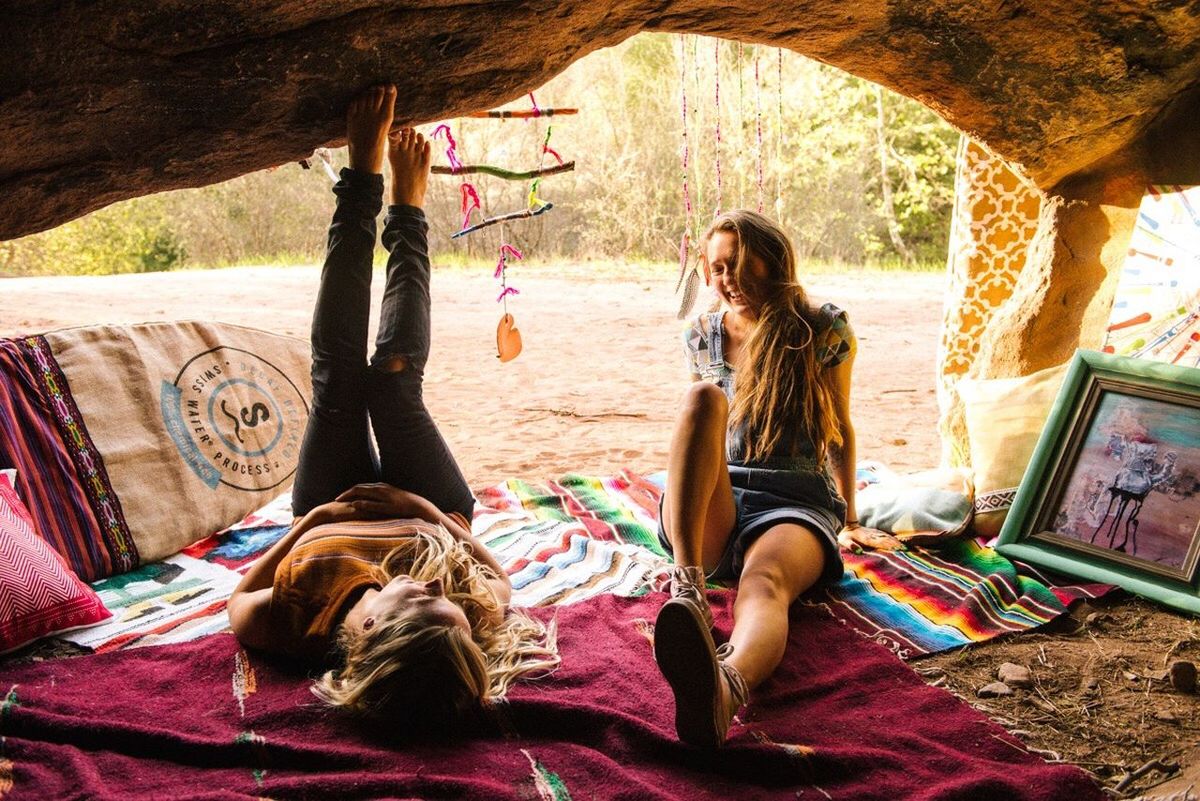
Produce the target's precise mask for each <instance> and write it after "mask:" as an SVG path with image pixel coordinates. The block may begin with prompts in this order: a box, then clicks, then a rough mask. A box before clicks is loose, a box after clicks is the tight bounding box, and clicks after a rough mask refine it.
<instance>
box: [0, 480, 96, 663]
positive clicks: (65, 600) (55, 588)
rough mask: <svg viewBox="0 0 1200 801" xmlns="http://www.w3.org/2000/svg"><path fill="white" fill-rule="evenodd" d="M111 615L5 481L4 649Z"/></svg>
mask: <svg viewBox="0 0 1200 801" xmlns="http://www.w3.org/2000/svg"><path fill="white" fill-rule="evenodd" d="M110 617H112V614H111V613H110V612H109V611H108V610H107V609H105V608H104V604H103V603H101V602H100V598H99V596H97V595H96V593H94V592H93V591H92V590H91V588H90V587H88V586H87V585H86V584H84V583H83V582H81V581H80V580H79V579H78V578H76V577H75V574H74V573H72V572H71V569H70V568H69V567H67V565H66V564H65V563H64V562H63V560H62V557H60V556H59V555H58V554H57V553H55V552H54V551H53V550H52V549H51V548H50V546H49V545H47V544H46V541H45V540H43V539H42V538H41V537H39V536H38V535H37V534H35V533H34V532H33V525H32V521H31V520H30V519H29V512H28V511H27V510H26V509H25V506H24V505H23V504H22V503H21V500H20V498H18V497H17V494H16V493H15V492H14V491H13V490H12V488H11V487H9V485H8V484H7V483H6V482H3V481H0V653H3V652H5V651H11V650H12V649H14V648H19V647H21V646H22V645H25V644H26V643H29V642H32V641H33V640H36V639H37V638H39V637H44V636H46V635H48V634H56V633H58V632H62V631H67V630H69V629H77V628H82V627H83V626H90V625H92V624H94V623H99V622H100V621H102V620H107V619H108V618H110Z"/></svg>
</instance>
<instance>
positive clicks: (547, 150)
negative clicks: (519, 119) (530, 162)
mask: <svg viewBox="0 0 1200 801" xmlns="http://www.w3.org/2000/svg"><path fill="white" fill-rule="evenodd" d="M553 131H554V126H553V125H547V126H546V138H545V140H543V142H542V155H543V156H544V155H546V154H547V153H549V154H550V155H551V156H554V160H555V161H557V162H558V164H559V166H560V167H561V166H562V164H563V160H562V156H560V155H558V151H556V150H555V149H554V148H552V147H550V134H551V133H553ZM538 169H541V168H540V167H539V168H538Z"/></svg>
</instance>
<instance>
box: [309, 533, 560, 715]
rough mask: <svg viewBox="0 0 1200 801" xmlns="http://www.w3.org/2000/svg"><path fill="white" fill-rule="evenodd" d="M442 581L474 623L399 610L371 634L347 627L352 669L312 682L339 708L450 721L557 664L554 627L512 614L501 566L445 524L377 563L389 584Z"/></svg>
mask: <svg viewBox="0 0 1200 801" xmlns="http://www.w3.org/2000/svg"><path fill="white" fill-rule="evenodd" d="M401 575H408V576H411V577H412V578H413V579H414V580H416V581H421V582H424V581H432V580H433V579H441V580H442V582H443V586H444V587H445V592H446V597H447V598H449V599H450V600H451V601H453V602H454V603H456V604H458V606H459V607H461V608H462V610H463V612H464V613H466V616H467V621H468V622H469V623H470V625H471V633H470V635H468V634H467V633H466V632H465V631H463V630H462V629H461V628H459V627H458V626H446V625H433V626H431V625H428V624H423V623H418V622H414V621H412V620H410V619H408V618H405V617H403V616H399V615H395V616H390V617H388V618H385V619H383V620H379V621H377V622H376V624H375V625H374V626H373V627H372V628H371V629H369V630H367V631H365V632H364V631H355V630H353V629H351V628H350V627H348V626H344V625H343V626H342V628H341V630H340V632H339V634H338V646H339V648H340V649H341V651H342V652H343V653H344V654H345V665H344V666H343V667H342V668H341V669H338V670H330V671H329V672H327V673H326V674H325V675H324V676H322V677H321V678H320V679H318V680H317V682H316V683H315V684H314V685H313V692H314V693H315V694H316V695H317V697H318V698H320V699H321V700H323V701H325V702H326V703H328V704H330V705H332V706H338V707H342V708H345V709H348V710H350V711H352V712H357V713H362V714H369V715H373V716H384V717H389V718H392V717H395V718H402V719H409V720H414V721H425V722H429V721H445V720H448V719H450V718H453V717H455V716H457V715H459V714H461V713H463V712H466V711H468V710H469V709H471V708H473V707H477V706H480V705H486V704H488V703H490V702H492V701H494V700H497V699H500V698H503V697H504V695H505V693H506V692H507V691H508V689H509V687H510V686H511V685H512V683H513V682H514V681H516V680H517V679H518V678H520V677H522V676H525V675H528V674H530V673H535V672H539V671H548V670H552V669H553V668H555V667H557V666H558V663H559V661H560V660H559V656H558V644H557V641H556V630H555V626H554V623H551V624H550V625H549V626H546V625H545V624H543V623H541V622H540V621H538V620H535V619H533V618H531V617H529V616H528V615H526V614H524V613H523V612H518V611H508V612H507V614H506V613H505V609H504V607H503V604H501V603H500V600H499V599H498V598H497V597H496V594H495V592H494V591H493V590H492V588H491V587H490V586H489V585H488V583H487V582H488V581H489V580H493V579H496V578H498V576H496V574H495V571H493V570H491V569H490V568H488V567H487V566H486V565H483V564H481V563H480V562H478V561H477V560H476V559H475V558H474V557H473V556H471V552H470V549H469V548H468V546H467V545H466V544H465V543H463V542H461V541H459V540H458V539H456V538H455V537H454V536H453V535H452V534H450V533H449V532H448V531H446V530H445V529H444V528H441V527H440V526H439V527H438V528H437V529H428V530H422V531H420V532H418V533H417V534H415V535H413V536H412V537H411V538H409V539H408V540H406V541H405V542H404V543H403V544H402V545H399V546H397V547H396V548H394V549H392V550H391V551H390V552H389V553H388V555H387V556H386V557H384V559H383V561H382V562H381V563H380V564H379V565H378V566H376V567H375V569H374V578H375V580H376V581H378V582H379V583H380V584H381V585H383V584H386V583H387V582H389V581H391V580H392V579H393V578H395V577H396V576H401Z"/></svg>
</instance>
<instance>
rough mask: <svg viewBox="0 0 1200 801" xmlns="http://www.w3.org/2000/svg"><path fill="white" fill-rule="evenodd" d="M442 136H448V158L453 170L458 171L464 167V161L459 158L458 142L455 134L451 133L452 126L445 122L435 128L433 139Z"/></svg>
mask: <svg viewBox="0 0 1200 801" xmlns="http://www.w3.org/2000/svg"><path fill="white" fill-rule="evenodd" d="M442 136H444V137H445V138H446V160H447V161H449V162H450V169H451V170H452V171H453V172H458V171H459V170H461V169H462V162H461V161H459V160H458V152H457V151H458V144H457V143H456V142H455V141H454V136H453V135H452V134H451V133H450V126H449V125H446V124H445V123H442V124H441V125H439V126H438V127H436V128H434V129H433V137H432V138H433V139H438V138H439V137H442Z"/></svg>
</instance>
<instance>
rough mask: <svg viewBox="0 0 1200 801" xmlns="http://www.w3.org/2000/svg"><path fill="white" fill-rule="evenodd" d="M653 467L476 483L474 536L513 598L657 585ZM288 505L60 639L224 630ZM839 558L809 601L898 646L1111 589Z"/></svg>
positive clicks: (989, 565)
mask: <svg viewBox="0 0 1200 801" xmlns="http://www.w3.org/2000/svg"><path fill="white" fill-rule="evenodd" d="M661 478H662V476H661V474H659V475H656V476H654V477H653V480H652V479H648V478H645V477H643V476H639V475H637V474H636V473H632V472H629V471H624V472H621V473H619V474H618V475H615V476H610V477H605V478H594V477H586V476H566V477H564V478H562V479H560V480H559V481H550V482H544V483H533V482H527V481H517V480H512V481H507V482H505V483H503V484H500V485H497V486H495V487H489V488H487V489H484V490H482V491H481V492H479V493H478V495H477V497H478V499H479V506H478V507H477V508H476V514H475V520H474V525H473V528H474V531H475V535H476V536H477V537H478V538H479V539H480V541H482V542H483V543H484V544H486V545H487V547H488V548H490V549H491V550H492V551H493V552H494V553H495V554H496V555H497V559H498V560H499V561H500V563H501V564H502V565H503V566H504V568H505V570H506V571H507V572H508V574H509V576H510V577H511V579H512V582H513V603H514V604H516V605H519V606H545V605H549V604H558V605H564V604H572V603H576V602H579V601H582V600H585V599H587V598H591V597H593V596H596V595H601V594H614V595H622V596H633V595H640V594H642V593H645V592H647V591H649V590H654V589H661V588H662V587H663V585H664V583H665V581H666V578H667V575H668V572H669V569H670V561H669V560H668V559H667V558H666V557H665V555H664V554H663V551H662V548H661V546H660V545H659V543H658V537H657V534H656V531H657V515H658V499H659V496H660V494H661V489H660V488H659V486H660V484H661ZM290 507H291V498H290V496H289V495H286V494H285V495H283V496H281V497H279V498H277V499H276V500H275V501H273V502H272V503H271V504H270V505H269V506H268V507H266V508H264V509H262V510H259V511H258V512H256V513H255V514H253V515H250V516H249V517H247V518H246V519H245V520H243V521H242V522H241V523H239V524H237V525H236V526H234V527H232V528H230V529H228V530H226V531H224V532H221V533H220V534H217V535H214V536H212V537H209V538H207V539H205V540H202V541H201V542H198V543H196V544H195V545H193V546H191V547H190V548H188V549H186V550H185V551H184V552H183V553H181V554H179V555H177V556H174V557H172V558H170V559H167V560H165V561H163V562H158V563H155V564H151V565H146V566H143V567H141V568H138V569H137V570H134V571H133V572H131V573H127V574H124V575H121V576H116V577H113V578H110V579H106V580H103V581H100V582H96V583H95V584H93V585H92V586H93V587H94V588H95V589H96V591H97V592H98V593H99V594H100V597H101V599H102V600H103V601H104V603H105V605H106V606H107V607H108V608H109V609H110V610H112V612H113V619H112V621H110V622H109V623H106V624H103V625H100V626H96V627H94V628H89V629H83V630H80V631H76V632H72V633H70V634H67V635H64V636H65V638H67V639H69V640H71V641H72V642H74V643H77V644H79V645H83V646H86V647H88V648H93V649H95V650H97V651H101V652H103V651H110V650H114V649H117V648H123V647H129V646H133V645H139V646H140V645H152V644H163V643H172V642H184V641H187V640H190V639H194V638H195V637H199V636H201V635H204V634H210V633H213V632H217V631H223V630H225V629H226V628H227V626H228V621H227V618H226V615H225V601H226V599H227V598H228V597H229V594H230V593H231V592H232V590H233V588H234V586H236V584H237V583H238V581H239V580H240V579H241V576H242V573H243V572H244V571H245V569H246V567H247V566H248V565H249V563H250V562H252V561H253V559H254V558H256V557H257V556H258V554H259V553H261V552H262V551H264V550H266V549H267V548H268V547H270V545H271V543H273V542H274V541H275V540H276V539H278V538H279V537H281V536H283V534H284V533H285V532H286V531H287V526H288V525H289V524H290V523H291V511H290ZM844 557H845V561H846V574H845V577H844V578H843V579H842V581H841V582H840V583H838V584H837V585H834V586H832V587H830V588H828V589H827V590H824V591H823V592H822V593H818V594H816V595H815V596H814V597H811V598H810V599H809V603H812V604H818V605H824V606H826V607H828V609H829V610H830V612H832V614H833V615H834V617H836V618H837V619H839V620H841V621H842V622H843V623H845V624H847V625H849V626H850V627H851V628H853V629H855V630H856V631H858V632H860V633H861V634H863V635H864V636H865V637H867V638H869V639H872V640H874V641H876V642H878V643H880V644H882V645H884V646H886V647H888V648H889V649H891V650H892V651H893V652H894V653H895V654H896V655H897V656H899V657H901V658H903V659H911V658H915V657H919V656H923V655H926V654H931V653H937V652H939V651H944V650H946V649H949V648H956V647H959V646H963V645H969V644H971V643H977V642H983V641H985V640H989V639H991V638H993V637H997V636H1000V635H1002V634H1008V633H1013V632H1020V631H1027V630H1029V629H1032V628H1036V627H1037V626H1040V625H1042V624H1044V623H1047V622H1049V621H1050V620H1053V619H1054V618H1055V617H1057V616H1058V615H1060V614H1062V613H1063V612H1065V611H1066V605H1067V603H1069V602H1070V601H1071V600H1072V599H1074V598H1078V597H1088V596H1090V597H1094V596H1095V595H1098V594H1102V593H1103V592H1104V591H1106V590H1107V589H1108V587H1107V586H1106V585H1082V586H1072V587H1057V586H1053V585H1052V583H1051V582H1052V579H1049V578H1047V577H1045V576H1043V575H1039V574H1037V573H1035V572H1034V571H1032V570H1031V569H1029V568H1026V567H1025V566H1023V565H1022V566H1021V567H1020V569H1019V570H1018V568H1017V566H1015V565H1014V564H1013V563H1012V562H1010V561H1008V560H1007V559H1005V558H1004V557H1002V556H1000V555H999V554H997V553H996V552H995V551H994V550H992V549H991V548H988V547H986V546H984V545H982V544H980V543H978V542H976V541H973V540H951V541H949V542H947V543H946V544H943V545H939V546H938V548H937V550H926V549H922V548H916V547H913V548H910V549H909V550H908V551H904V552H900V553H866V554H851V553H845V554H844Z"/></svg>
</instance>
